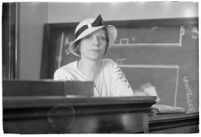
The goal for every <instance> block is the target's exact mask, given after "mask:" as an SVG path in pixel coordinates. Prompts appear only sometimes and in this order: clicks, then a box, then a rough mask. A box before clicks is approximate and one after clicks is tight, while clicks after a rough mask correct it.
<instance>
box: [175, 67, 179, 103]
mask: <svg viewBox="0 0 201 137" xmlns="http://www.w3.org/2000/svg"><path fill="white" fill-rule="evenodd" d="M176 77H177V78H176V87H175V95H174V97H175V98H174V106H177V93H178V92H177V91H178V84H179V69H177V76H176Z"/></svg>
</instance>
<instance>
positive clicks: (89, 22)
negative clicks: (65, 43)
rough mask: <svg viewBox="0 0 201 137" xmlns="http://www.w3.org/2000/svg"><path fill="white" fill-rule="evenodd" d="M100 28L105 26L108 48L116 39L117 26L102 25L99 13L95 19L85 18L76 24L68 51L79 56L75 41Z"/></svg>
mask: <svg viewBox="0 0 201 137" xmlns="http://www.w3.org/2000/svg"><path fill="white" fill-rule="evenodd" d="M101 28H106V29H107V31H108V37H109V42H108V48H110V47H111V46H112V44H113V43H114V42H115V40H116V37H117V28H116V27H115V26H113V25H104V23H103V19H102V17H101V15H99V16H98V17H97V18H96V19H94V18H89V19H85V20H83V21H81V22H80V23H79V24H78V25H77V27H76V29H75V39H74V40H73V41H72V42H71V43H70V45H69V51H70V52H71V53H72V54H74V55H76V56H80V55H79V52H77V49H76V44H77V43H76V42H77V41H79V40H81V39H82V38H84V37H86V36H88V35H89V34H91V33H93V32H95V31H96V30H99V29H101Z"/></svg>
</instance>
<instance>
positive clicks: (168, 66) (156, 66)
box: [119, 64, 180, 106]
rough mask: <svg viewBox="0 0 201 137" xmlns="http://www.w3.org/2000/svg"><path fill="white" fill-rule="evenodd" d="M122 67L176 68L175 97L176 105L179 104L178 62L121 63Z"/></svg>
mask: <svg viewBox="0 0 201 137" xmlns="http://www.w3.org/2000/svg"><path fill="white" fill-rule="evenodd" d="M119 66H120V67H124V68H166V69H176V71H177V74H176V84H175V96H174V97H175V98H174V106H177V93H178V83H179V69H180V66H179V65H176V64H172V65H163V64H161V65H155V64H135V65H133V64H120V65H119Z"/></svg>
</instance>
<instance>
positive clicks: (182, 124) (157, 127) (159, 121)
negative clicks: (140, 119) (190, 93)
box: [149, 113, 199, 133]
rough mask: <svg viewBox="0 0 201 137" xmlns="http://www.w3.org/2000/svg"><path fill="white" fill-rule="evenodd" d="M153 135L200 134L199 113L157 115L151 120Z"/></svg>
mask: <svg viewBox="0 0 201 137" xmlns="http://www.w3.org/2000/svg"><path fill="white" fill-rule="evenodd" d="M149 132H151V133H198V132H199V113H186V114H167V115H156V116H151V117H150V118H149Z"/></svg>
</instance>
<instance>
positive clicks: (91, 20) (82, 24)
mask: <svg viewBox="0 0 201 137" xmlns="http://www.w3.org/2000/svg"><path fill="white" fill-rule="evenodd" d="M94 21H95V19H94V18H88V19H85V20H83V21H81V22H80V23H79V24H78V25H77V27H76V29H75V33H77V31H78V30H79V29H80V28H81V27H83V26H84V25H91V24H92V23H93V22H94Z"/></svg>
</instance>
